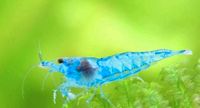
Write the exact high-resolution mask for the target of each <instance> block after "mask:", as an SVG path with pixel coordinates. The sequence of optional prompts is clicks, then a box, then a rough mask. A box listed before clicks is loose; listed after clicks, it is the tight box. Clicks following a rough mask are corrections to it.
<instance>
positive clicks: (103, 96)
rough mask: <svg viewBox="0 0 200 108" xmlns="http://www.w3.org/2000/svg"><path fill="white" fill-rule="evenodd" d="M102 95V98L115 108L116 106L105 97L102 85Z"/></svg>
mask: <svg viewBox="0 0 200 108" xmlns="http://www.w3.org/2000/svg"><path fill="white" fill-rule="evenodd" d="M100 95H101V98H103V99H105V100H106V101H107V102H108V103H109V104H110V105H111V106H113V107H115V105H114V104H113V103H112V102H111V101H110V100H109V99H108V98H107V97H106V96H105V94H104V92H103V88H102V85H100Z"/></svg>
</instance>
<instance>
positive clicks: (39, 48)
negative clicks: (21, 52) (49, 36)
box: [38, 42, 43, 62]
mask: <svg viewBox="0 0 200 108" xmlns="http://www.w3.org/2000/svg"><path fill="white" fill-rule="evenodd" d="M38 50H39V51H38V52H39V53H38V56H39V60H40V62H42V61H43V59H42V51H41V47H40V42H38Z"/></svg>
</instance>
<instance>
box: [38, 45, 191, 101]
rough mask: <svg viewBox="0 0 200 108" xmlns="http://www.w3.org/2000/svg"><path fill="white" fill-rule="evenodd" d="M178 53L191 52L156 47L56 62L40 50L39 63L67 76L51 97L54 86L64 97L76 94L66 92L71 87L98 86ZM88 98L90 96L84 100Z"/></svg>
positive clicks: (70, 97) (71, 97)
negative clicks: (144, 50) (47, 58)
mask: <svg viewBox="0 0 200 108" xmlns="http://www.w3.org/2000/svg"><path fill="white" fill-rule="evenodd" d="M178 54H185V55H191V54H192V51H190V50H179V51H172V50H167V49H160V50H154V51H147V52H126V53H120V54H115V55H112V56H108V57H103V58H95V57H64V58H60V59H58V60H57V63H56V62H49V61H43V60H42V57H41V54H39V56H40V60H41V63H40V66H41V67H44V68H47V69H49V70H50V72H61V73H62V74H63V75H64V76H65V78H66V80H67V81H65V82H64V83H63V84H61V85H60V86H59V87H58V88H57V89H56V90H55V92H54V98H56V91H57V90H58V91H60V92H61V93H62V95H63V96H66V97H67V100H70V99H74V98H76V97H77V95H74V94H73V93H71V92H70V88H71V87H77V88H91V87H94V88H96V87H100V88H101V87H102V85H104V84H106V83H110V82H113V81H117V80H120V79H125V78H127V77H129V76H132V75H134V74H136V73H138V72H140V71H142V70H145V69H147V68H148V67H149V66H151V64H153V63H155V62H158V61H160V60H162V59H165V58H168V57H171V56H173V55H178ZM100 91H101V96H102V98H105V97H104V94H103V92H102V89H101V90H100ZM91 99H92V97H90V98H89V99H88V100H87V102H89V101H90V100H91ZM105 99H106V98H105ZM107 100H108V99H107ZM108 101H109V100H108ZM54 102H55V99H54Z"/></svg>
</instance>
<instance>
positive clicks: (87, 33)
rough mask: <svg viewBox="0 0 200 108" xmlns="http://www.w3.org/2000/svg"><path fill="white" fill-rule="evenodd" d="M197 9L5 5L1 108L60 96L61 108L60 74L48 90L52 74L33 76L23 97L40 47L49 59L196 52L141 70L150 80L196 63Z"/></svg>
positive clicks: (161, 0)
mask: <svg viewBox="0 0 200 108" xmlns="http://www.w3.org/2000/svg"><path fill="white" fill-rule="evenodd" d="M199 10H200V1H199V0H57V1H55V0H31V1H30V0H1V1H0V85H1V86H0V108H51V107H58V108H60V107H61V106H62V103H63V99H62V97H61V96H58V103H57V104H55V105H54V104H53V101H52V90H54V89H55V88H56V86H58V85H59V83H60V82H61V80H60V79H59V77H60V76H61V75H60V74H56V73H55V74H53V76H54V77H55V81H52V78H51V77H49V78H47V80H46V84H45V87H44V90H43V91H42V90H41V88H42V81H43V79H44V77H45V75H46V74H47V73H48V72H47V71H46V70H43V69H40V68H34V69H33V71H32V72H31V73H30V74H29V75H28V77H27V79H26V81H25V88H24V90H25V94H24V99H23V98H22V92H21V87H22V81H23V78H24V76H25V74H26V73H27V72H28V71H29V69H30V68H31V67H32V66H35V65H38V63H39V60H38V56H37V55H38V52H39V50H38V46H39V43H40V46H41V50H42V53H43V56H44V58H45V59H47V60H54V59H57V58H59V57H63V56H95V57H103V56H107V55H112V54H115V53H119V52H126V51H146V50H154V49H160V48H167V49H173V50H178V49H191V50H192V51H193V55H192V56H190V57H188V56H187V57H185V56H177V57H172V58H170V59H167V60H164V61H161V62H160V63H157V64H156V65H154V66H152V67H151V68H150V69H148V70H147V71H145V72H141V73H140V76H141V77H142V78H144V80H147V81H151V80H152V79H154V78H155V76H156V75H157V72H159V71H160V70H161V68H162V67H165V66H169V65H174V64H176V63H187V64H188V65H193V64H195V63H196V62H197V60H198V58H199V56H200V55H199V54H200V49H199V46H200V42H199V41H200V37H199V35H200V30H199V28H200V20H199V19H200V14H199ZM105 88H106V87H105ZM108 91H109V90H108ZM83 108H84V106H83Z"/></svg>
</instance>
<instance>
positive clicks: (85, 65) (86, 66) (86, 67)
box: [77, 60, 96, 78]
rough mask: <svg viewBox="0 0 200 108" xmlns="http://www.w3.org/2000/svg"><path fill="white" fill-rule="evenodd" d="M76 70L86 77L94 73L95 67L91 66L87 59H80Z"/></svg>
mask: <svg viewBox="0 0 200 108" xmlns="http://www.w3.org/2000/svg"><path fill="white" fill-rule="evenodd" d="M77 71H78V72H81V73H82V74H83V75H84V76H85V77H86V78H88V77H91V76H92V75H94V73H95V71H96V68H93V67H92V66H91V64H90V63H89V62H88V61H87V60H82V61H81V63H80V65H79V66H78V67H77Z"/></svg>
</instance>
